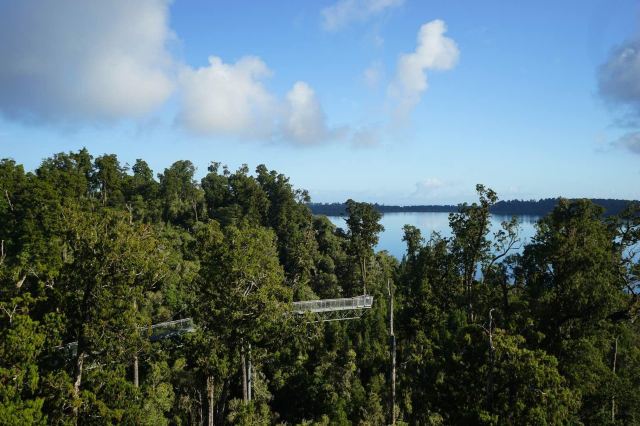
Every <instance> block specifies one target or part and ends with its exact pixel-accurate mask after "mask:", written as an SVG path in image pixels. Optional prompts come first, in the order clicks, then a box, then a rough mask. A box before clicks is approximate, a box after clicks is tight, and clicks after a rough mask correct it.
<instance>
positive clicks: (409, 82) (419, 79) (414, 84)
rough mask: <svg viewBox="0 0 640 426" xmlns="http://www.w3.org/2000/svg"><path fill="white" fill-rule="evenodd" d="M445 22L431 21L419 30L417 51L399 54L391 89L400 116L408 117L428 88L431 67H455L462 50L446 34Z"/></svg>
mask: <svg viewBox="0 0 640 426" xmlns="http://www.w3.org/2000/svg"><path fill="white" fill-rule="evenodd" d="M446 31H447V26H446V24H445V23H444V22H443V21H441V20H439V19H438V20H435V21H431V22H428V23H426V24H424V25H422V27H420V31H419V32H418V38H417V42H418V45H417V47H416V50H415V51H413V52H411V53H405V54H402V55H400V58H399V59H398V64H397V69H396V74H395V78H394V80H393V82H392V83H391V84H390V86H389V89H388V92H389V95H390V97H391V98H392V99H393V100H394V101H395V102H396V103H397V105H396V114H397V116H398V118H400V119H405V118H406V117H407V116H408V114H409V113H410V112H411V110H412V109H413V107H415V106H416V105H417V104H418V103H419V102H420V98H421V96H422V93H423V92H424V91H425V90H427V88H428V82H427V74H426V71H428V70H449V69H452V68H453V67H455V66H456V64H457V63H458V58H459V56H460V51H459V50H458V46H457V44H456V42H455V41H453V40H452V39H450V38H449V37H446V36H445V35H444V34H445V32H446Z"/></svg>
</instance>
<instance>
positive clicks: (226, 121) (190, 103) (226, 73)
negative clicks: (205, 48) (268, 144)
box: [178, 56, 277, 138]
mask: <svg viewBox="0 0 640 426" xmlns="http://www.w3.org/2000/svg"><path fill="white" fill-rule="evenodd" d="M269 75H271V71H270V70H269V68H268V67H267V66H266V64H265V63H264V62H263V61H262V60H260V58H257V57H253V56H246V57H244V58H242V59H240V60H239V61H238V62H236V63H235V64H225V63H224V62H222V60H221V59H220V58H218V57H215V56H212V57H210V58H209V65H208V66H206V67H202V68H197V69H192V68H189V67H184V68H183V70H182V71H181V72H180V76H179V83H180V89H181V97H182V110H181V112H180V114H179V117H178V120H179V122H180V123H181V124H183V125H184V126H185V127H186V128H187V129H188V130H190V131H192V132H195V133H199V134H204V135H217V134H225V135H233V136H239V137H247V138H251V137H268V136H269V135H270V134H271V133H272V131H273V122H274V120H275V119H276V117H277V105H276V101H275V99H274V97H273V96H272V95H271V94H270V93H269V92H268V91H267V89H266V88H265V87H264V85H263V84H262V80H263V79H264V78H265V77H267V76H269Z"/></svg>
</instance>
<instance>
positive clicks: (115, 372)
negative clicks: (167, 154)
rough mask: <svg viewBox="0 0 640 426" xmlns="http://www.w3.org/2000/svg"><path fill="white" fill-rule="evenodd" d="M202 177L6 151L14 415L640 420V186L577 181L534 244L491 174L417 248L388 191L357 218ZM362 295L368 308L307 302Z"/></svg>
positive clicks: (0, 175)
mask: <svg viewBox="0 0 640 426" xmlns="http://www.w3.org/2000/svg"><path fill="white" fill-rule="evenodd" d="M194 176H195V167H194V165H193V164H192V163H191V162H189V161H177V162H175V163H173V164H172V165H171V166H170V167H168V168H166V169H165V170H164V171H163V172H162V173H159V174H157V175H154V173H153V172H152V170H151V169H150V167H149V166H148V164H147V163H146V162H144V161H143V160H137V161H136V162H135V164H134V165H133V166H131V167H129V166H127V165H123V164H121V163H120V161H119V160H118V158H117V156H116V155H110V154H109V155H108V154H105V155H102V156H97V157H93V156H92V155H91V154H90V153H89V152H87V151H86V150H84V149H83V150H80V151H78V152H70V153H60V154H55V155H53V156H52V157H50V158H47V159H45V160H44V161H43V162H42V164H41V165H40V166H39V167H38V168H37V169H36V170H34V171H25V170H24V167H23V166H22V165H19V164H17V163H16V162H15V161H13V160H10V159H4V160H1V161H0V424H11V425H13V424H83V425H84V424H87V425H93V424H96V425H98V424H99V425H103V424H115V423H118V424H119V423H122V424H136V425H138V424H140V425H145V424H148V425H162V424H173V425H187V424H194V425H198V424H209V425H212V424H218V425H221V424H242V425H272V424H291V425H294V424H296V425H330V424H331V425H351V424H357V425H383V424H398V425H399V424H412V425H413V424H415V425H439V424H460V425H468V424H486V425H498V424H513V425H521V424H607V425H614V424H616V425H617V424H637V423H639V422H640V392H638V390H640V345H639V343H640V330H639V329H638V322H637V321H636V319H637V317H638V311H639V308H640V303H639V300H638V290H639V289H638V284H639V275H640V265H639V263H638V256H637V254H636V250H637V248H638V240H639V238H640V206H639V205H638V204H637V203H629V204H628V205H627V206H626V208H625V209H624V210H622V211H621V212H620V213H619V214H617V215H615V216H605V215H604V209H603V208H602V207H599V206H597V205H595V204H594V203H593V202H591V201H589V200H564V199H561V200H559V201H558V203H557V205H556V206H555V208H554V209H553V210H552V211H551V213H549V214H548V215H546V216H545V217H543V218H542V219H541V220H540V221H539V222H538V224H537V233H536V235H535V237H534V238H533V239H532V240H531V242H530V243H528V244H526V245H525V246H524V247H521V245H522V242H521V241H520V239H519V237H518V229H519V228H518V222H517V220H516V219H513V220H510V221H505V222H504V223H503V224H502V228H501V229H500V230H499V231H496V232H495V233H494V234H490V230H489V219H490V215H491V211H492V208H493V207H494V206H496V204H497V203H498V197H497V194H496V193H495V192H494V191H492V190H491V189H489V188H486V187H484V186H482V185H478V186H477V188H476V190H477V194H478V200H477V201H476V202H474V203H472V204H462V205H460V206H458V207H457V210H456V211H455V212H452V213H451V214H450V216H449V221H450V226H451V228H452V236H451V237H450V238H445V237H442V236H440V235H438V234H437V233H434V234H432V235H428V236H423V235H421V233H420V231H419V230H418V229H417V228H415V227H413V226H410V225H407V226H405V229H404V241H405V242H406V247H407V249H406V253H405V255H404V257H403V258H402V259H401V260H398V259H396V258H394V257H392V256H390V255H389V254H387V253H386V252H374V249H373V248H374V247H375V245H376V243H377V239H378V234H379V233H380V232H381V231H382V230H383V227H382V226H381V225H380V218H381V215H380V212H379V211H378V210H377V209H376V208H375V206H372V205H370V204H366V203H359V202H355V201H353V200H348V201H347V202H346V203H345V205H346V213H347V215H346V220H345V227H344V230H343V229H341V228H336V227H335V226H334V225H332V223H331V222H330V221H329V220H328V219H327V218H326V217H324V216H314V215H313V214H312V212H311V210H310V208H309V206H308V203H309V202H310V198H309V195H308V193H307V192H306V191H304V190H300V189H297V188H295V187H294V186H293V185H292V184H291V183H290V182H289V179H288V178H287V177H286V176H284V175H282V174H280V173H278V172H276V171H273V170H269V169H267V168H266V167H265V166H264V165H260V166H258V167H257V168H256V169H255V172H254V173H250V170H249V168H248V167H247V166H242V167H240V168H239V169H237V170H235V171H232V170H229V169H228V168H227V167H226V166H224V165H222V164H221V163H217V162H212V163H211V165H210V166H209V168H208V173H207V174H206V175H205V176H204V177H203V178H202V179H201V180H199V181H197V180H196V179H195V177H194ZM516 249H519V250H516ZM363 293H366V294H370V295H373V296H374V304H373V307H372V308H371V309H370V310H368V311H367V312H366V314H364V315H363V317H362V318H360V319H359V320H353V321H344V322H327V323H322V322H314V321H312V320H313V318H310V317H309V316H298V315H295V314H293V313H292V311H291V303H292V301H297V300H312V299H324V298H339V297H351V296H356V295H361V294H363ZM392 301H393V302H392ZM391 316H393V318H394V320H393V321H394V333H393V334H394V337H393V339H392V340H391V341H390V329H389V326H390V319H391ZM183 318H191V319H192V321H193V323H194V324H195V327H194V329H193V330H192V332H190V333H184V334H178V335H173V336H170V337H167V338H165V339H151V338H150V337H151V335H152V328H151V326H152V325H153V324H157V323H161V322H164V321H170V320H177V319H183ZM70 343H72V344H71V345H70ZM392 347H395V348H396V350H395V352H392V351H391V348H392ZM70 348H71V349H72V350H70ZM394 359H395V368H393V367H392V362H393V360H394ZM392 383H395V386H394V391H392Z"/></svg>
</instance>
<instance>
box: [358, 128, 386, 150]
mask: <svg viewBox="0 0 640 426" xmlns="http://www.w3.org/2000/svg"><path fill="white" fill-rule="evenodd" d="M351 144H352V146H353V147H354V148H372V147H375V146H378V145H380V134H379V129H377V128H374V127H365V128H362V129H359V130H356V131H354V132H353V133H352V135H351Z"/></svg>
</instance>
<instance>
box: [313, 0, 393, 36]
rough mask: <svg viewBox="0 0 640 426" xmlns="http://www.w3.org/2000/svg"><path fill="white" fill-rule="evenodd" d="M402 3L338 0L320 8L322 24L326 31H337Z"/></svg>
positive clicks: (374, 0)
mask: <svg viewBox="0 0 640 426" xmlns="http://www.w3.org/2000/svg"><path fill="white" fill-rule="evenodd" d="M403 3H404V0H339V1H338V2H337V3H335V4H333V5H331V6H329V7H327V8H324V9H323V10H322V26H323V28H324V29H325V30H327V31H338V30H341V29H343V28H345V27H346V26H348V25H349V24H351V23H352V22H362V21H366V20H367V19H369V18H371V17H373V16H375V15H379V14H381V13H382V12H384V11H385V10H387V9H392V8H394V7H398V6H401V5H402V4H403Z"/></svg>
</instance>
